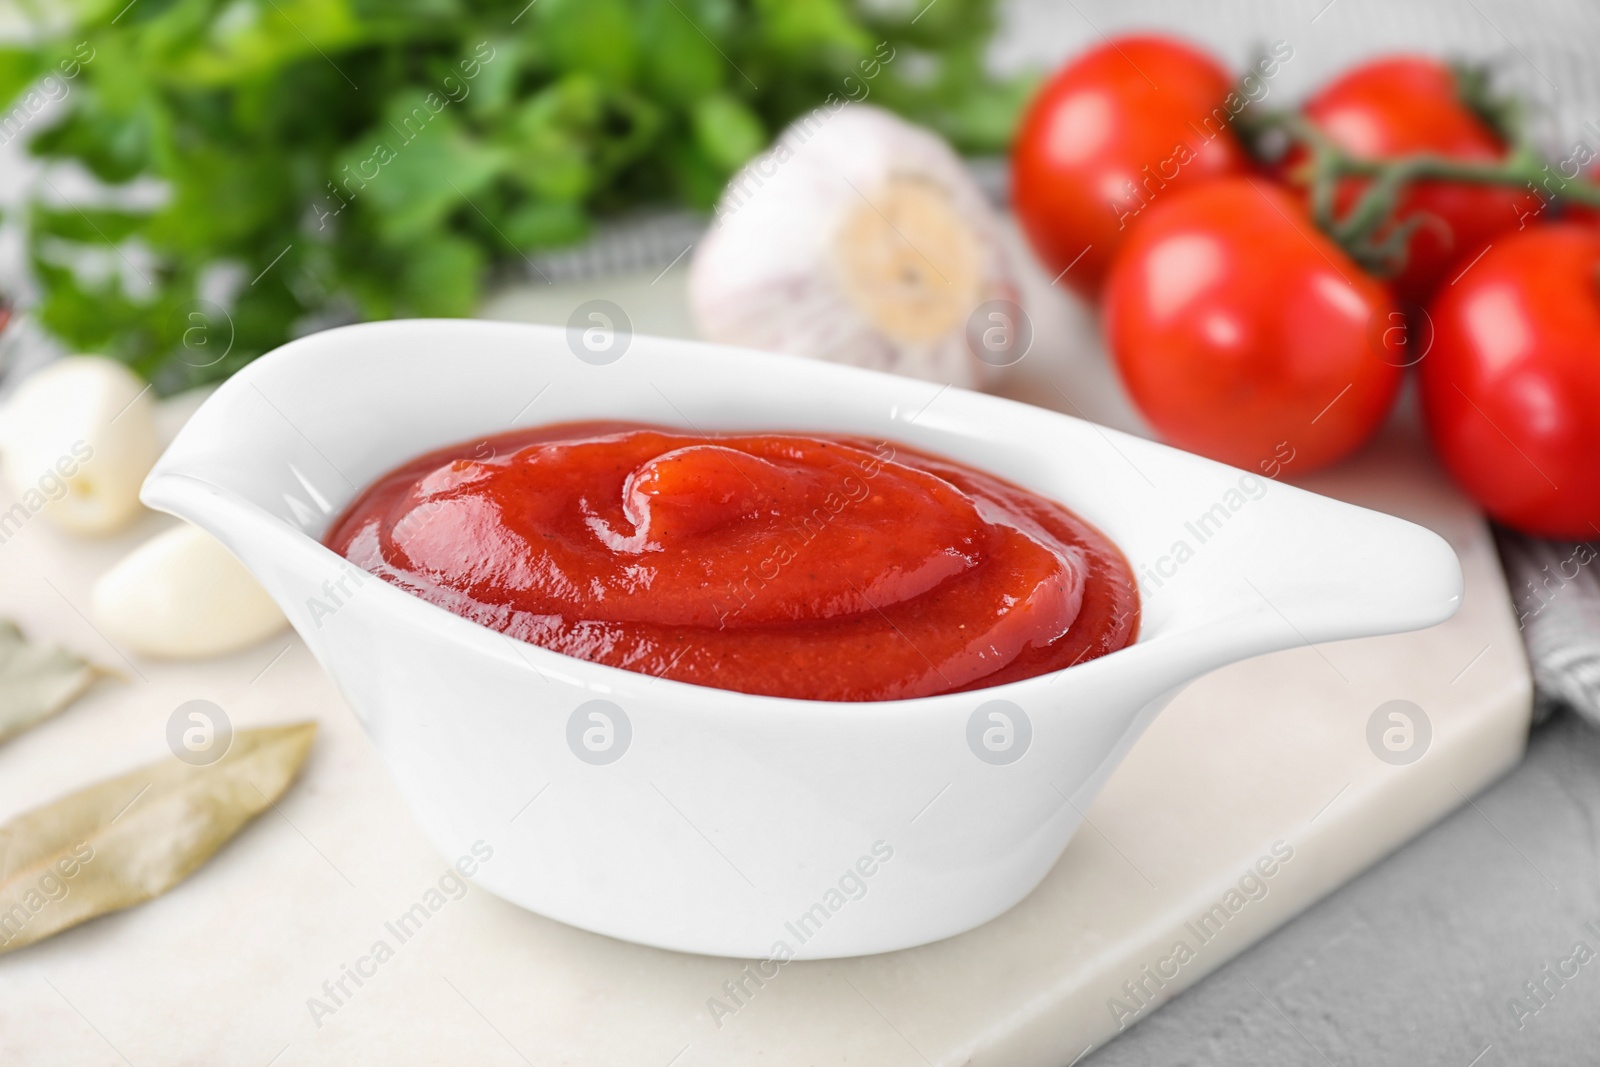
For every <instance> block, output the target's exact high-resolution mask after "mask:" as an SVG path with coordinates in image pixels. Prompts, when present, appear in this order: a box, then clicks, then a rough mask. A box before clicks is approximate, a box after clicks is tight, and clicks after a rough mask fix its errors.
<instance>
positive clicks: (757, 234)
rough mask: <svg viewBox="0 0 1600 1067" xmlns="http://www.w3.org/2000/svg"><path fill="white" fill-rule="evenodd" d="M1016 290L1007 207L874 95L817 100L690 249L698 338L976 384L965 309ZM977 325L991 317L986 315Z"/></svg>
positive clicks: (733, 186)
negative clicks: (1003, 224)
mask: <svg viewBox="0 0 1600 1067" xmlns="http://www.w3.org/2000/svg"><path fill="white" fill-rule="evenodd" d="M997 299H998V300H1008V301H1011V302H1012V303H1013V304H1015V302H1016V301H1017V299H1018V296H1017V286H1016V284H1015V282H1014V280H1013V277H1012V274H1011V269H1010V266H1009V265H1008V263H1007V260H1006V255H1005V252H1004V249H1003V248H1002V246H1001V243H1000V227H999V221H998V219H997V218H996V217H995V214H994V212H993V211H992V210H991V209H990V207H989V204H988V202H987V201H986V200H985V199H984V196H983V193H982V191H981V190H980V189H979V188H978V186H977V184H976V183H975V182H974V181H973V179H972V176H971V174H970V173H969V172H968V171H967V169H966V167H965V165H964V164H962V162H961V160H960V158H959V157H957V156H956V154H955V153H954V152H953V151H951V149H950V146H949V145H947V144H945V142H944V141H942V140H941V139H940V138H939V137H938V136H937V135H935V134H934V133H932V132H930V131H928V130H925V129H922V128H921V127H918V126H913V125H911V124H910V123H907V122H905V121H904V120H902V119H899V118H897V117H895V116H894V115H891V114H890V113H889V112H887V111H883V110H881V109H879V108H875V107H863V106H859V105H851V106H847V107H843V108H840V109H838V110H836V111H830V110H829V109H828V108H826V107H823V108H818V109H817V110H816V111H814V112H811V113H810V114H807V115H804V116H802V117H801V118H800V119H799V120H798V121H797V122H795V123H794V125H792V126H790V127H789V128H788V129H787V130H786V131H784V133H783V135H782V136H781V137H780V138H779V139H778V140H777V142H776V143H775V144H774V145H773V147H772V148H771V149H769V150H768V151H767V152H766V153H764V154H763V155H761V156H758V157H757V158H756V159H754V160H752V161H751V162H750V163H748V164H746V165H745V167H744V169H742V170H741V171H740V172H739V173H738V174H737V175H735V176H734V178H733V180H732V181H731V182H729V184H728V188H727V189H726V190H725V191H724V193H723V197H722V201H721V203H719V204H718V205H717V222H716V224H715V225H714V226H713V227H712V229H711V232H710V233H709V234H708V235H707V236H706V237H705V239H703V240H702V241H701V243H700V245H699V247H698V248H697V249H696V250H695V256H694V260H693V262H692V264H691V266H690V272H689V302H690V307H691V311H692V312H693V315H694V319H695V324H696V326H697V328H698V329H699V332H700V334H701V336H702V337H704V338H705V339H707V340H711V341H720V342H723V343H725V344H737V345H745V346H748V347H751V348H761V349H766V350H768V351H775V352H787V353H790V354H792V355H801V356H810V357H813V358H817V359H827V360H833V361H836V362H840V363H853V364H856V365H858V366H863V367H871V368H873V369H875V370H885V371H890V372H893V373H897V374H906V375H911V376H913V377H917V378H926V379H928V380H930V381H937V382H949V383H954V384H956V385H962V386H969V387H970V386H979V385H982V384H984V382H985V381H987V380H988V379H989V378H990V377H991V375H992V372H993V367H994V366H995V365H1000V364H1002V363H1004V362H1009V360H1000V361H998V362H997V361H996V360H994V359H990V358H979V355H978V352H979V351H981V350H982V349H981V348H978V349H975V347H974V345H973V344H972V343H971V342H970V341H969V338H968V332H969V320H973V319H974V313H975V312H978V311H979V309H980V306H981V305H983V304H985V303H986V302H987V301H990V300H997ZM978 317H979V318H982V319H983V320H984V321H982V322H981V323H977V324H976V326H975V327H974V333H975V334H976V335H978V336H982V330H983V329H985V328H989V327H990V326H991V322H990V321H989V318H988V316H983V315H980V316H978Z"/></svg>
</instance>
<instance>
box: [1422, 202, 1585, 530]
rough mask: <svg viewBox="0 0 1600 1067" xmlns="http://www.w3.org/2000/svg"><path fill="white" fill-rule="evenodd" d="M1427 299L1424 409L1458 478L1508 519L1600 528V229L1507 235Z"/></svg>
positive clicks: (1554, 228) (1537, 525)
mask: <svg viewBox="0 0 1600 1067" xmlns="http://www.w3.org/2000/svg"><path fill="white" fill-rule="evenodd" d="M1428 311H1429V317H1430V318H1431V320H1432V325H1433V329H1434V341H1433V346H1432V349H1431V350H1430V351H1429V352H1428V355H1427V357H1426V358H1425V359H1423V360H1422V362H1421V364H1420V369H1421V384H1422V406H1423V414H1424V416H1425V418H1426V420H1427V424H1428V431H1429V436H1430V437H1431V438H1432V440H1433V444H1434V448H1435V450H1436V451H1437V452H1438V453H1439V457H1440V458H1441V459H1442V460H1443V461H1444V465H1445V466H1446V467H1447V468H1448V469H1449V471H1450V473H1451V474H1452V475H1454V477H1455V479H1456V481H1458V482H1459V483H1460V484H1461V485H1462V486H1463V487H1464V488H1465V489H1466V490H1467V492H1468V493H1470V494H1471V495H1472V496H1473V497H1474V498H1475V499H1476V500H1477V501H1478V503H1479V504H1481V505H1482V506H1483V508H1484V510H1485V511H1487V512H1488V513H1489V514H1490V515H1491V516H1493V517H1494V518H1496V519H1498V520H1500V521H1501V522H1503V523H1505V524H1506V525H1508V526H1514V527H1516V528H1517V529H1519V530H1523V531H1525V532H1527V533H1532V534H1539V535H1542V536H1545V537H1556V538H1567V539H1572V540H1581V541H1592V540H1596V539H1600V230H1597V229H1596V228H1594V227H1592V226H1586V225H1581V224H1579V223H1575V222H1566V223H1559V224H1554V225H1550V226H1541V227H1536V228H1533V229H1530V230H1527V231H1525V232H1523V233H1517V234H1512V235H1510V236H1508V237H1505V238H1502V239H1500V240H1497V241H1496V242H1495V244H1494V247H1493V248H1491V249H1489V251H1488V252H1486V253H1484V255H1483V258H1482V259H1481V260H1479V261H1478V262H1477V263H1474V264H1473V265H1472V266H1471V268H1470V269H1468V270H1467V271H1466V273H1465V274H1463V275H1462V276H1461V278H1460V280H1458V281H1457V282H1456V283H1455V284H1453V285H1447V286H1445V287H1444V288H1443V289H1441V290H1440V292H1439V295H1438V297H1437V298H1436V299H1435V300H1434V302H1433V304H1432V305H1431V306H1430V307H1429V309H1428Z"/></svg>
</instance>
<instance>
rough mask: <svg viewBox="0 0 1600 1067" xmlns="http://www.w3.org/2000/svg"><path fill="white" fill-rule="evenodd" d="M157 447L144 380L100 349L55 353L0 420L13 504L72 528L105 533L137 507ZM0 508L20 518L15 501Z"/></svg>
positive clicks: (0, 457)
mask: <svg viewBox="0 0 1600 1067" xmlns="http://www.w3.org/2000/svg"><path fill="white" fill-rule="evenodd" d="M160 452H161V443H160V439H159V437H158V435H157V433H156V421H155V406H154V404H153V403H152V401H151V399H150V393H149V390H148V387H147V386H146V385H145V383H144V382H142V381H140V380H139V378H138V377H137V376H135V375H134V374H133V372H132V371H130V370H128V368H127V367H125V366H123V365H122V364H121V363H118V362H117V361H116V360H113V359H106V358H104V357H102V356H72V357H70V358H67V359H60V360H56V361H55V362H54V363H51V364H49V365H48V366H45V367H43V368H42V369H40V370H39V371H37V372H36V373H34V374H32V375H30V376H29V377H28V378H27V379H26V380H25V381H23V383H22V384H21V385H20V386H18V387H17V391H16V393H15V394H13V395H12V397H11V399H10V401H9V402H8V403H7V404H6V409H5V413H4V418H3V419H0V462H3V464H4V468H5V473H6V478H7V480H8V481H10V483H11V486H12V488H13V489H14V490H15V491H16V493H17V495H18V504H17V507H21V508H22V509H23V510H25V511H26V512H28V513H29V515H32V514H35V513H37V514H42V515H45V516H47V517H49V518H50V519H51V520H53V521H54V522H55V523H56V524H57V525H58V526H60V527H61V528H62V529H65V530H71V531H73V532H74V533H89V534H101V533H109V532H111V531H113V530H117V529H119V528H121V527H122V526H125V525H126V524H127V523H128V522H129V521H130V520H131V519H132V518H133V517H134V516H135V515H136V514H138V511H139V486H140V484H141V483H142V482H143V481H144V476H145V475H146V474H148V473H150V468H151V466H152V465H153V464H154V463H155V461H156V457H157V456H158V455H159V454H160ZM7 514H8V515H10V516H11V518H12V521H13V522H14V523H15V522H18V521H19V520H22V519H23V516H22V515H21V514H20V513H18V512H17V510H16V507H13V508H12V509H11V511H10V512H8V513H7Z"/></svg>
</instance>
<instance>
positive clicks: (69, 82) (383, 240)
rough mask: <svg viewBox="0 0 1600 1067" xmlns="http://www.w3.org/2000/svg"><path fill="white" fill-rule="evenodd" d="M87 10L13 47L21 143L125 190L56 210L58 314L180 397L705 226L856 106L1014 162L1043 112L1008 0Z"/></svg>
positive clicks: (54, 18)
mask: <svg viewBox="0 0 1600 1067" xmlns="http://www.w3.org/2000/svg"><path fill="white" fill-rule="evenodd" d="M68 6H69V8H70V10H71V12H72V14H71V18H70V20H63V19H62V17H61V15H60V13H59V9H55V8H52V9H50V13H49V15H48V16H46V15H44V14H41V15H40V17H39V24H40V27H41V28H40V29H39V30H38V33H39V35H40V36H39V38H38V41H37V43H35V44H33V45H30V46H28V47H12V48H5V49H0V99H6V100H10V101H12V103H11V104H10V105H9V108H10V109H9V111H7V112H5V113H0V137H3V138H5V139H10V138H12V137H15V136H27V137H29V138H30V145H31V150H32V151H33V152H34V153H35V154H37V155H40V156H42V157H45V158H46V159H48V160H51V161H53V162H57V163H75V164H77V165H79V166H80V167H81V168H83V169H84V170H86V171H88V172H89V173H90V174H92V175H93V176H94V177H95V178H97V179H99V181H100V182H102V183H105V186H106V189H105V191H104V195H103V197H101V198H100V199H98V200H96V201H93V202H91V203H87V204H86V203H83V202H75V203H68V202H66V201H65V200H63V198H62V197H61V195H60V191H59V189H58V188H57V187H56V185H55V183H53V182H50V181H46V182H44V183H41V184H40V186H39V188H38V191H37V194H36V199H35V200H34V202H33V203H32V204H31V206H30V209H29V216H30V217H29V233H30V236H29V251H30V257H31V263H32V266H33V269H34V272H35V274H36V276H37V279H38V281H39V283H40V286H41V290H42V294H43V295H42V299H41V302H40V304H39V306H38V307H37V308H36V309H35V310H36V314H37V315H38V317H39V319H40V320H41V321H42V322H43V323H44V324H45V326H46V327H48V328H49V329H50V330H52V331H53V332H54V333H56V334H58V335H59V336H60V337H61V338H62V339H64V340H65V341H66V342H67V343H68V344H70V345H71V346H73V347H74V348H77V349H80V350H87V351H95V352H102V353H105V354H108V355H113V356H116V357H118V358H121V359H123V360H126V361H127V362H128V363H129V364H131V365H132V366H133V367H134V368H135V369H136V370H138V371H139V372H140V373H142V374H144V375H146V376H147V377H149V378H150V379H151V380H152V381H153V382H154V383H155V384H156V386H157V388H158V389H160V390H162V391H164V392H167V391H172V390H175V389H179V388H183V387H185V386H188V385H192V384H198V383H200V382H204V381H208V380H213V379H216V378H220V377H224V376H226V375H227V374H229V373H232V372H233V371H234V370H236V369H238V368H239V367H240V366H242V365H243V364H244V363H246V362H248V361H249V360H250V359H252V358H254V357H255V356H257V355H260V354H261V353H262V352H264V351H266V350H267V349H270V348H272V347H274V346H275V345H278V344H281V343H282V342H284V341H285V340H288V339H289V338H291V337H293V336H296V335H298V334H301V333H304V332H308V331H309V330H312V329H315V328H317V327H318V326H321V325H327V324H329V323H332V322H338V321H346V320H350V319H357V318H385V317H391V316H396V315H465V314H469V313H470V312H471V311H472V310H473V309H474V307H475V306H476V305H477V302H478V300H479V298H480V295H481V292H482V289H483V286H484V285H485V284H486V283H487V281H488V280H489V277H490V273H491V271H492V269H494V268H495V267H497V266H499V267H510V268H514V269H520V270H523V271H526V270H527V266H526V264H525V263H523V260H524V259H525V258H526V257H527V256H528V255H529V254H531V253H533V252H535V251H537V250H539V249H543V248H549V247H554V246H558V245H562V244H566V243H570V242H574V241H577V240H581V239H582V238H583V237H584V235H585V233H586V232H587V231H588V228H589V226H590V225H591V222H592V221H593V220H594V219H595V218H597V217H600V216H605V215H608V214H613V213H617V212H621V211H624V210H627V209H629V208H633V207H636V206H639V205H643V204H652V203H661V204H688V205H692V206H694V207H697V208H702V209H703V208H707V207H709V206H710V205H711V204H712V203H713V202H714V200H715V198H716V196H717V193H718V192H719V191H720V189H721V187H722V185H723V184H724V182H725V181H726V180H727V178H728V176H729V175H730V174H731V173H732V172H733V170H734V169H735V168H737V167H738V166H739V165H740V164H741V163H743V162H744V161H745V160H746V159H748V158H749V157H750V156H751V155H752V154H754V153H755V152H757V151H759V150H760V149H761V148H763V147H764V146H765V145H766V144H767V143H768V141H769V140H770V138H771V137H772V136H773V135H774V134H775V133H776V132H777V130H779V129H781V128H782V126H783V125H785V124H786V123H787V122H788V121H790V120H791V119H793V118H794V117H795V116H796V115H798V114H800V113H801V112H803V111H804V110H807V109H809V108H812V107H816V106H818V105H820V104H823V103H824V102H825V101H827V100H828V98H829V97H830V95H831V96H832V97H834V98H836V99H841V100H842V99H866V100H869V101H871V102H872V103H875V104H881V105H883V106H886V107H889V108H892V109H894V110H896V111H899V112H901V113H903V114H906V115H907V116H909V117H910V118H912V119H914V120H916V121H921V122H924V123H926V124H928V125H930V126H932V127H934V128H935V129H938V130H940V131H941V132H943V133H944V134H945V135H946V136H948V137H949V138H951V140H952V141H953V142H954V143H955V144H956V145H957V146H958V147H959V148H962V149H964V150H968V151H996V150H998V149H1000V148H1001V147H1003V145H1004V144H1005V142H1006V140H1007V138H1008V137H1009V134H1010V129H1011V125H1012V120H1013V118H1014V116H1015V114H1016V111H1017V109H1018V107H1019V106H1020V104H1021V101H1022V98H1023V96H1022V93H1023V89H1024V88H1025V87H1024V86H1022V85H1020V84H1016V83H1000V82H996V81H995V80H993V79H991V78H990V77H989V76H988V74H987V73H986V72H985V69H984V65H983V51H984V48H985V45H986V42H987V40H988V37H989V35H990V31H991V28H992V10H991V8H992V0H935V2H933V3H927V2H926V0H914V2H912V3H895V2H893V0H876V2H870V0H863V2H862V3H860V4H859V6H857V5H852V4H850V3H848V2H847V0H532V2H531V3H529V2H528V0H506V2H504V3H498V2H491V0H133V2H132V3H129V2H128V0H72V3H71V4H69V5H68ZM63 21H66V22H67V24H66V25H62V23H63ZM885 57H888V58H887V59H886V58H885ZM51 97H53V98H58V99H59V105H58V107H57V108H56V109H55V110H54V111H53V112H50V113H46V114H40V116H39V118H38V120H37V121H38V123H39V128H38V129H37V130H35V129H29V128H28V127H29V126H30V125H31V123H32V122H33V116H34V113H35V111H37V110H39V107H40V105H41V103H42V100H43V99H44V98H51ZM62 97H64V99H60V98H62ZM47 124H48V125H47Z"/></svg>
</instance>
